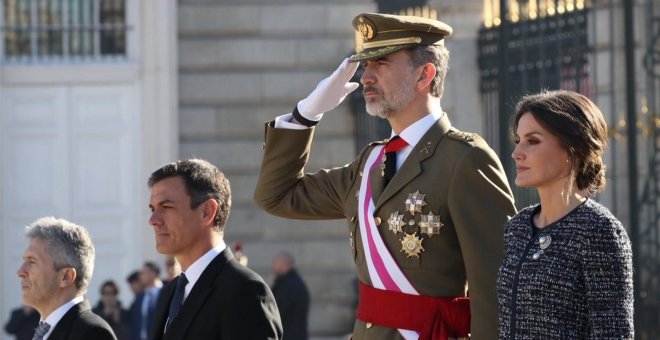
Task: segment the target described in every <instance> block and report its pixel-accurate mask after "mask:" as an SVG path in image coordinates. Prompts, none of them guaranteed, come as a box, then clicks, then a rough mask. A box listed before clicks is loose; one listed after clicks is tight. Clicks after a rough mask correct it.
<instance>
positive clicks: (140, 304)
mask: <svg viewBox="0 0 660 340" xmlns="http://www.w3.org/2000/svg"><path fill="white" fill-rule="evenodd" d="M139 277H140V282H141V284H142V287H144V288H143V291H142V292H141V293H140V294H138V296H137V297H136V298H135V302H134V303H133V305H132V306H131V311H130V314H131V331H130V340H147V339H149V330H150V329H151V328H153V325H154V320H155V318H156V305H157V304H158V298H159V297H160V291H161V289H162V288H163V282H162V281H161V279H160V268H159V267H158V265H157V264H156V263H154V262H151V261H147V262H145V263H144V265H143V266H142V270H141V271H140V276H139Z"/></svg>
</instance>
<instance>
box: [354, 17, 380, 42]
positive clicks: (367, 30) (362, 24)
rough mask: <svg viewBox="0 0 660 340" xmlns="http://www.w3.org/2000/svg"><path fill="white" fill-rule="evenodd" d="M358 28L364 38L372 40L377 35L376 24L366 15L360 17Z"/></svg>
mask: <svg viewBox="0 0 660 340" xmlns="http://www.w3.org/2000/svg"><path fill="white" fill-rule="evenodd" d="M357 30H358V31H359V32H360V34H362V36H363V37H364V40H371V39H373V38H374V37H376V26H375V25H374V23H373V22H372V21H371V20H369V19H368V18H366V17H364V16H361V17H360V18H359V19H358V24H357Z"/></svg>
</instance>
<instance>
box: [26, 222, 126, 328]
mask: <svg viewBox="0 0 660 340" xmlns="http://www.w3.org/2000/svg"><path fill="white" fill-rule="evenodd" d="M26 237H27V238H28V240H29V241H30V244H29V245H28V247H27V249H26V250H25V252H24V253H23V264H22V265H21V267H20V268H18V271H17V274H18V277H19V278H20V279H21V290H22V291H23V303H25V304H26V305H30V306H33V307H34V308H36V309H37V311H39V314H40V315H41V321H40V322H39V327H37V329H36V331H35V335H34V338H33V340H34V339H38V340H44V339H57V340H77V339H80V340H84V339H94V340H108V339H110V340H116V337H115V334H114V333H113V332H112V329H111V328H110V326H109V325H108V324H107V323H106V322H105V321H104V320H103V319H102V318H101V317H99V316H97V315H96V314H94V313H92V310H91V306H90V304H89V302H88V301H87V300H85V298H84V297H83V294H85V292H87V286H88V285H89V281H90V280H91V278H92V272H93V271H94V245H93V244H92V240H91V238H90V237H89V233H88V232H87V230H86V229H85V228H83V227H81V226H78V225H76V224H73V223H71V222H69V221H66V220H63V219H56V218H54V217H44V218H40V219H38V220H36V221H35V222H34V223H32V224H31V225H30V226H28V227H27V228H26Z"/></svg>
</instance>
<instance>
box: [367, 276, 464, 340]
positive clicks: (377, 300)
mask: <svg viewBox="0 0 660 340" xmlns="http://www.w3.org/2000/svg"><path fill="white" fill-rule="evenodd" d="M357 318H358V319H359V320H362V321H363V322H371V323H374V324H377V325H381V326H385V327H390V328H399V329H410V330H414V331H417V332H420V335H419V339H420V340H446V339H447V338H448V337H452V338H460V337H467V336H468V335H469V333H470V298H469V297H456V298H436V297H431V296H424V295H410V294H405V293H400V292H392V291H387V290H381V289H376V288H373V287H369V286H367V285H365V284H364V283H362V282H360V304H359V306H358V314H357Z"/></svg>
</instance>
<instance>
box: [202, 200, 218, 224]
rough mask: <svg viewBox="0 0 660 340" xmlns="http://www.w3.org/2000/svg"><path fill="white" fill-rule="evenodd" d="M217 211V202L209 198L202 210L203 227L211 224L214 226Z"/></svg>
mask: <svg viewBox="0 0 660 340" xmlns="http://www.w3.org/2000/svg"><path fill="white" fill-rule="evenodd" d="M217 211H218V201H216V200H215V199H213V198H209V199H208V200H206V202H204V208H203V209H202V219H203V221H204V224H205V225H208V224H211V225H215V221H214V220H215V213H216V212H217Z"/></svg>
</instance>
